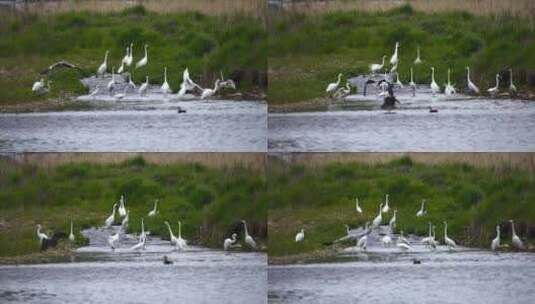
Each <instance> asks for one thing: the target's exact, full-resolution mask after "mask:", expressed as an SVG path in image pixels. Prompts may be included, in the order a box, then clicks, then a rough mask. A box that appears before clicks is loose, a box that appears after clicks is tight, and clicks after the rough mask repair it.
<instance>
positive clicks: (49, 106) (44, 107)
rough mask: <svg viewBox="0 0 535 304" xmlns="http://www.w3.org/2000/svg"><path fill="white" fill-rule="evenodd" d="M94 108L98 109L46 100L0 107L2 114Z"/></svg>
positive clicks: (87, 104)
mask: <svg viewBox="0 0 535 304" xmlns="http://www.w3.org/2000/svg"><path fill="white" fill-rule="evenodd" d="M94 108H96V106H95V105H92V104H91V103H88V102H79V101H74V100H46V101H32V102H25V103H14V104H2V105H0V113H34V112H35V113H37V112H61V111H85V110H91V109H94Z"/></svg>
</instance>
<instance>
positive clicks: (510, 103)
mask: <svg viewBox="0 0 535 304" xmlns="http://www.w3.org/2000/svg"><path fill="white" fill-rule="evenodd" d="M398 99H399V100H400V101H401V105H400V106H399V108H398V109H396V110H394V111H385V110H381V109H380V105H381V103H382V99H379V98H378V97H375V96H368V97H363V96H352V97H350V98H348V100H347V101H346V102H344V103H343V104H339V105H333V106H329V107H326V108H325V109H323V110H322V111H315V112H296V113H285V114H279V113H276V114H270V115H269V118H268V129H269V131H268V132H269V139H268V150H269V151H272V152H306V151H314V152H331V151H333V152H377V151H380V152H404V151H413V152H439V151H440V152H473V151H489V152H491V151H496V152H506V151H517V152H523V151H533V150H535V102H530V101H518V100H489V99H484V98H477V99H475V98H468V97H466V96H457V97H455V98H446V97H444V96H437V97H432V96H431V95H430V94H428V93H418V94H417V95H416V97H414V98H413V97H411V96H410V95H408V94H400V95H399V96H398ZM430 106H432V107H433V108H434V109H437V110H438V112H437V113H431V112H430V111H429V107H430Z"/></svg>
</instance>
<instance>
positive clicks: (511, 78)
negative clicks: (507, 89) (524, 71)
mask: <svg viewBox="0 0 535 304" xmlns="http://www.w3.org/2000/svg"><path fill="white" fill-rule="evenodd" d="M509 73H510V74H511V77H509V79H510V80H511V85H513V70H510V71H509Z"/></svg>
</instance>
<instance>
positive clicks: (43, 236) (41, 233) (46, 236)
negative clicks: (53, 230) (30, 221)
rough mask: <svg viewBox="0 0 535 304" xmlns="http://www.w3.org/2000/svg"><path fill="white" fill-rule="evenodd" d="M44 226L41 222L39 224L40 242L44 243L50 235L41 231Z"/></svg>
mask: <svg viewBox="0 0 535 304" xmlns="http://www.w3.org/2000/svg"><path fill="white" fill-rule="evenodd" d="M41 229H42V226H41V224H37V238H38V239H39V244H41V245H42V244H43V241H44V240H48V235H46V234H45V233H43V232H41Z"/></svg>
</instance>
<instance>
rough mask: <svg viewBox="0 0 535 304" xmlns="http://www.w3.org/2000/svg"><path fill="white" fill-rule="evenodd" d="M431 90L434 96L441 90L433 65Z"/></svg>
mask: <svg viewBox="0 0 535 304" xmlns="http://www.w3.org/2000/svg"><path fill="white" fill-rule="evenodd" d="M430 87H431V92H433V96H435V95H436V94H437V93H438V92H439V91H440V87H439V86H438V84H437V82H436V81H435V68H434V67H431V85H430Z"/></svg>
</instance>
